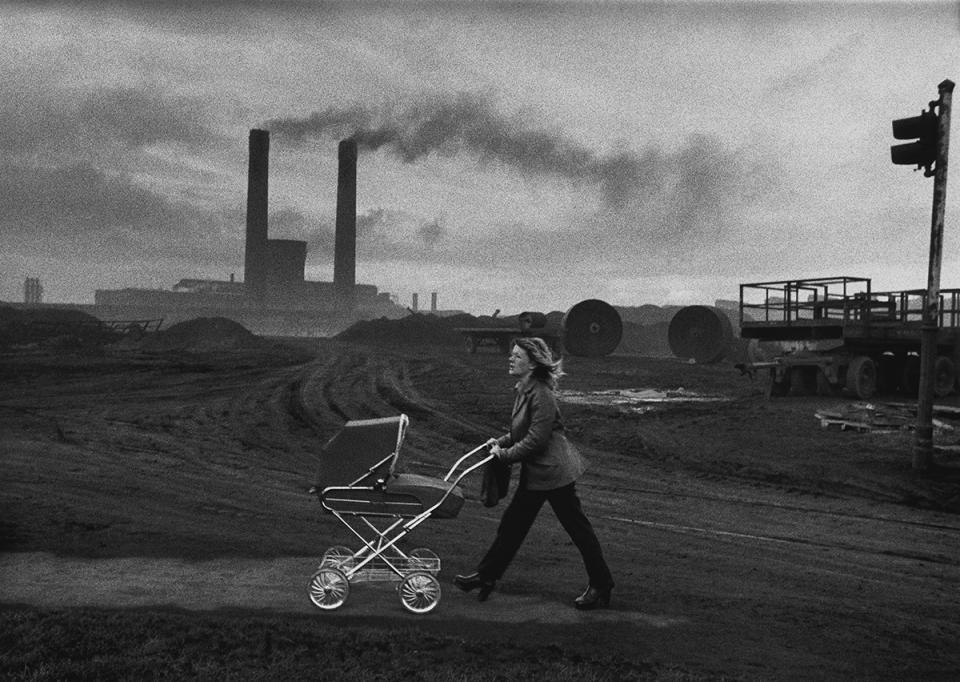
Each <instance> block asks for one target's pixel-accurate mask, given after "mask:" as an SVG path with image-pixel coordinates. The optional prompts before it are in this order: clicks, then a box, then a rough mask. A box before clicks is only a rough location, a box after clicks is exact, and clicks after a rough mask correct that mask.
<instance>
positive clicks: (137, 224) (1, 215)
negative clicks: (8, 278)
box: [0, 163, 243, 262]
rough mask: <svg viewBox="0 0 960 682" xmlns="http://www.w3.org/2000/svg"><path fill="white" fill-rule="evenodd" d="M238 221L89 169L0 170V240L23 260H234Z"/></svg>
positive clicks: (235, 214)
mask: <svg viewBox="0 0 960 682" xmlns="http://www.w3.org/2000/svg"><path fill="white" fill-rule="evenodd" d="M242 225H243V215H242V213H241V212H240V211H238V210H235V209H217V210H206V209H201V208H197V207H195V206H191V205H189V204H186V203H183V202H178V201H173V200H170V199H168V198H166V197H164V196H162V195H160V194H157V193H155V192H153V191H151V190H149V189H145V188H143V187H140V186H139V185H137V184H136V183H135V182H133V180H132V179H131V178H130V177H128V176H126V175H124V174H107V173H105V172H103V171H100V170H98V169H96V168H94V167H92V166H91V165H89V164H84V163H78V164H73V165H69V166H63V167H59V168H49V169H48V168H35V167H29V166H23V165H12V164H9V163H8V164H3V165H2V166H0V237H2V238H3V239H4V242H5V243H6V244H7V247H8V248H9V249H11V250H16V251H17V252H20V253H24V254H29V255H34V256H35V255H47V256H59V257H70V256H76V257H79V258H83V259H85V260H98V261H110V260H116V259H137V258H169V257H175V258H182V259H187V260H192V261H193V262H202V261H205V260H217V261H221V262H223V261H236V260H237V259H238V253H239V254H240V255H242V251H239V252H238V247H239V248H240V249H242V244H241V243H240V240H241V239H242Z"/></svg>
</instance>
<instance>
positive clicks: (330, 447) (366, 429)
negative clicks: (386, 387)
mask: <svg viewBox="0 0 960 682" xmlns="http://www.w3.org/2000/svg"><path fill="white" fill-rule="evenodd" d="M408 424H409V419H408V417H407V416H406V415H404V414H401V415H398V416H396V417H384V418H379V419H357V420H351V421H348V422H347V423H346V424H344V426H343V427H342V428H341V429H340V431H338V432H337V433H336V434H334V436H333V437H332V438H331V439H330V440H329V441H328V442H327V443H326V445H324V446H323V448H322V449H321V450H320V461H319V464H318V467H317V478H316V484H315V485H314V489H315V490H316V491H317V492H318V494H319V495H320V500H321V502H322V503H323V505H324V507H325V508H326V509H328V510H329V511H332V512H338V513H341V514H344V513H345V514H362V515H370V516H374V515H378V516H404V517H406V516H415V515H417V514H420V513H422V512H423V511H424V510H425V509H429V508H431V507H433V506H434V505H436V504H437V503H438V502H441V500H442V503H441V504H440V505H439V506H438V507H437V508H436V509H434V510H433V511H432V513H431V517H433V518H454V517H456V516H457V514H459V512H460V509H461V507H462V506H463V501H464V498H463V492H462V491H461V490H460V488H459V487H457V486H451V484H450V483H449V482H447V481H444V480H442V479H438V478H431V477H429V476H424V475H420V474H413V473H397V471H396V469H397V459H398V457H399V455H400V448H401V446H402V445H403V441H404V437H405V436H406V430H407V426H408Z"/></svg>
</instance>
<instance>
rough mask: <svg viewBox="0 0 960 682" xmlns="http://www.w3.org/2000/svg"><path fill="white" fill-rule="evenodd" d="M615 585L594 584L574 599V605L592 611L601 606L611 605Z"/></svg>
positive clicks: (582, 609)
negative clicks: (600, 585)
mask: <svg viewBox="0 0 960 682" xmlns="http://www.w3.org/2000/svg"><path fill="white" fill-rule="evenodd" d="M612 590H613V585H610V586H608V587H593V586H592V585H591V586H590V587H588V588H587V589H586V591H584V593H583V594H581V595H580V596H579V597H577V598H576V599H574V600H573V605H574V606H576V607H577V608H578V609H580V610H581V611H590V610H592V609H596V608H599V607H601V606H610V592H611V591H612Z"/></svg>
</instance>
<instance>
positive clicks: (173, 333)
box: [142, 317, 262, 353]
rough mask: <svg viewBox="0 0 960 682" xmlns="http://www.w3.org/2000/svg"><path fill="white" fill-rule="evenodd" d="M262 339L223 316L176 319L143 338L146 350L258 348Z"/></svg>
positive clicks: (197, 350) (194, 350) (203, 350)
mask: <svg viewBox="0 0 960 682" xmlns="http://www.w3.org/2000/svg"><path fill="white" fill-rule="evenodd" d="M260 345H262V339H261V338H260V337H258V336H257V335H256V334H254V333H253V332H251V331H250V330H248V329H247V328H246V327H244V326H243V325H242V324H240V323H239V322H235V321H233V320H231V319H228V318H226V317H198V318H196V319H193V320H186V321H184V322H178V323H177V324H175V325H172V326H171V327H168V328H167V329H164V330H162V331H159V332H157V333H156V334H153V335H151V336H149V337H145V338H144V340H143V345H142V348H143V350H145V351H153V352H158V351H160V352H163V351H187V352H193V353H197V352H207V351H222V350H240V349H247V348H257V347H259V346H260Z"/></svg>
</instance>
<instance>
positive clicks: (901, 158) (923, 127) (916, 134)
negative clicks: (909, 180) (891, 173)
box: [890, 102, 940, 177]
mask: <svg viewBox="0 0 960 682" xmlns="http://www.w3.org/2000/svg"><path fill="white" fill-rule="evenodd" d="M938 104H939V102H930V111H921V112H920V115H919V116H912V117H910V118H901V119H897V120H896V121H894V122H893V137H894V139H896V140H916V142H907V143H905V144H895V145H893V146H891V147H890V158H891V160H892V161H893V162H894V163H895V164H897V165H899V166H916V167H917V168H916V170H919V169H920V168H924V169H925V170H924V172H923V174H924V175H925V176H927V177H930V176H931V175H933V174H934V172H935V171H934V168H933V165H934V163H935V162H936V160H937V141H938V140H937V137H938V135H939V129H940V120H939V117H938V116H937V114H936V113H935V112H934V110H933V109H934V107H936V106H937V105H938Z"/></svg>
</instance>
